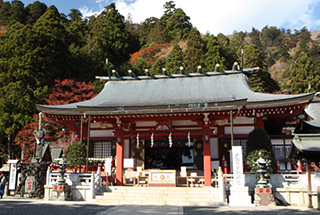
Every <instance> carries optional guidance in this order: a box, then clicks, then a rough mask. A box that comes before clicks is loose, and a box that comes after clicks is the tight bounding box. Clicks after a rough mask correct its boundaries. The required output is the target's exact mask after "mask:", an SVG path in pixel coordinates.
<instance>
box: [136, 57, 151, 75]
mask: <svg viewBox="0 0 320 215" xmlns="http://www.w3.org/2000/svg"><path fill="white" fill-rule="evenodd" d="M148 68H149V66H148V64H147V62H146V61H145V60H144V59H143V58H139V59H138V60H137V62H136V63H135V64H134V65H133V72H134V73H135V74H136V75H144V72H145V69H148Z"/></svg>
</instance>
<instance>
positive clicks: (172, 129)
mask: <svg viewBox="0 0 320 215" xmlns="http://www.w3.org/2000/svg"><path fill="white" fill-rule="evenodd" d="M257 70H258V68H252V69H244V70H231V71H217V72H209V73H202V72H201V70H198V72H197V73H192V74H191V73H190V74H185V73H184V72H183V71H180V74H175V75H168V74H167V73H166V72H165V71H164V74H163V75H157V76H152V75H150V73H149V72H148V71H147V72H146V76H139V77H137V76H135V75H134V74H133V73H132V72H129V74H130V76H129V77H120V76H119V75H118V74H117V73H116V72H114V75H115V77H110V76H109V77H97V79H100V80H102V81H105V82H106V83H105V86H104V89H103V90H102V91H101V92H100V93H99V94H98V95H97V96H96V97H94V98H92V99H90V100H87V101H82V102H77V103H72V104H65V105H37V108H38V110H39V111H42V112H43V113H45V114H46V116H47V117H48V118H49V119H50V120H51V121H53V122H56V123H57V124H60V125H62V126H66V127H67V128H68V129H69V130H72V131H74V132H75V133H77V134H78V135H79V137H80V139H81V140H82V141H83V142H85V143H87V145H88V149H89V151H88V157H96V158H104V157H109V156H113V157H116V167H117V168H116V179H117V183H118V184H123V177H122V176H123V173H124V170H125V169H124V159H125V158H135V160H136V161H137V166H141V167H142V169H145V170H148V169H149V170H152V169H165V170H177V171H179V170H180V168H181V167H186V168H187V169H188V170H194V171H198V173H199V174H203V176H204V185H205V186H211V174H212V172H211V171H212V168H214V169H217V168H218V166H222V164H223V162H225V161H226V162H227V164H228V166H230V156H229V151H230V150H231V147H232V145H241V146H242V149H243V154H244V158H245V156H246V142H247V137H248V134H249V133H250V132H251V131H252V130H254V129H255V128H263V129H265V130H266V131H267V132H268V134H269V135H270V137H271V140H272V144H273V148H274V152H275V155H276V159H277V160H278V161H279V163H280V167H281V169H284V170H285V169H291V168H293V167H292V166H291V162H290V160H287V159H286V158H285V156H286V153H287V151H288V150H289V148H290V145H291V140H292V135H291V134H290V132H286V133H283V131H284V130H286V128H288V129H289V130H290V122H292V121H294V120H295V119H296V117H297V116H298V115H299V114H300V113H301V112H302V111H303V110H304V108H305V105H307V104H308V103H309V102H310V101H311V100H312V99H313V97H314V94H313V93H308V94H299V95H283V94H268V93H256V92H253V91H252V90H251V89H250V86H249V83H248V79H247V75H250V73H252V72H256V71H257Z"/></svg>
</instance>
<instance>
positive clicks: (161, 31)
mask: <svg viewBox="0 0 320 215" xmlns="http://www.w3.org/2000/svg"><path fill="white" fill-rule="evenodd" d="M167 42H169V37H168V34H167V31H166V28H165V26H163V25H162V23H161V21H160V20H157V21H156V23H155V25H154V26H153V28H152V29H151V30H150V33H149V34H148V37H147V44H153V43H155V44H158V43H167Z"/></svg>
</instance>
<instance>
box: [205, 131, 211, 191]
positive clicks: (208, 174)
mask: <svg viewBox="0 0 320 215" xmlns="http://www.w3.org/2000/svg"><path fill="white" fill-rule="evenodd" d="M203 170H204V186H211V151H210V129H204V130H203Z"/></svg>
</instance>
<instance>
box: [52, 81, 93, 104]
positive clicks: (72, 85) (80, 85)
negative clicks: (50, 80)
mask: <svg viewBox="0 0 320 215" xmlns="http://www.w3.org/2000/svg"><path fill="white" fill-rule="evenodd" d="M93 88H94V86H92V85H91V83H88V84H87V83H85V82H79V81H76V80H74V79H65V80H55V85H54V87H53V88H52V93H51V94H50V95H49V98H48V99H47V102H48V104H49V105H59V104H69V103H74V102H80V101H85V100H88V99H91V98H93V97H94V96H95V93H94V89H93Z"/></svg>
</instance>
